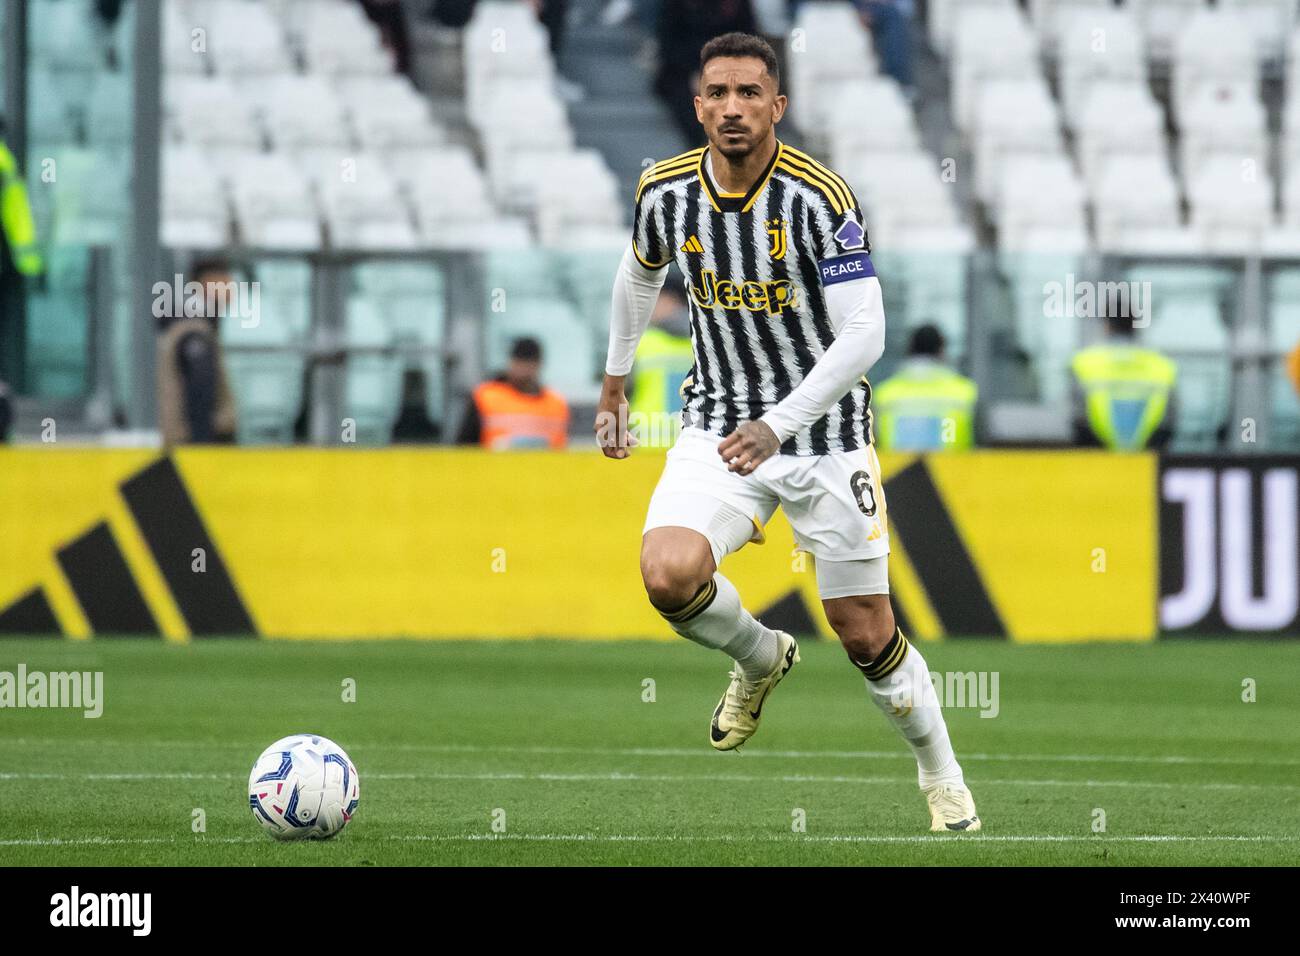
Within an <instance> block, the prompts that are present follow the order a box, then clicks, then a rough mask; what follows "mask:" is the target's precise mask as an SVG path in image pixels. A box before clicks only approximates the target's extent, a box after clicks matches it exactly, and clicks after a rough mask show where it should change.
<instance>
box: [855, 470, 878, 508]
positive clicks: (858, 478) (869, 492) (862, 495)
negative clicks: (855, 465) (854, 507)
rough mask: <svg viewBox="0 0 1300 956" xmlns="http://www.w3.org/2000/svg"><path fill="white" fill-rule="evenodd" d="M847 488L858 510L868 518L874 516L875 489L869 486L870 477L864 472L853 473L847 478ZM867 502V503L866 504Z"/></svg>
mask: <svg viewBox="0 0 1300 956" xmlns="http://www.w3.org/2000/svg"><path fill="white" fill-rule="evenodd" d="M849 488H851V489H852V491H853V497H854V498H855V499H857V502H858V510H859V511H861V512H862V513H863V514H864V515H866V516H867V517H868V518H871V517H874V516H875V514H876V489H875V487H874V486H873V485H872V484H871V476H870V475H869V474H867V473H866V472H865V471H855V472H854V473H853V476H852V477H851V478H849ZM868 502H869V503H868Z"/></svg>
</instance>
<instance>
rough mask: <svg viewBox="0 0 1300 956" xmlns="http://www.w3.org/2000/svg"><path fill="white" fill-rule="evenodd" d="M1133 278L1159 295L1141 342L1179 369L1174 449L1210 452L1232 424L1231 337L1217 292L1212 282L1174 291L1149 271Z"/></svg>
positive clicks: (1141, 335) (1156, 297)
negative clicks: (1226, 425) (1224, 428)
mask: <svg viewBox="0 0 1300 956" xmlns="http://www.w3.org/2000/svg"><path fill="white" fill-rule="evenodd" d="M1133 277H1134V278H1141V279H1149V281H1151V283H1152V287H1153V288H1159V289H1160V292H1159V293H1158V294H1157V295H1155V297H1154V314H1153V315H1152V317H1151V324H1150V327H1149V328H1146V329H1142V330H1140V332H1139V341H1140V342H1141V343H1142V344H1144V345H1146V346H1148V347H1150V348H1155V349H1159V350H1160V351H1162V352H1164V353H1165V354H1167V355H1168V356H1169V357H1170V358H1172V359H1173V360H1174V361H1175V362H1176V363H1177V365H1178V381H1177V384H1176V385H1175V392H1176V394H1177V402H1178V420H1177V422H1176V423H1175V431H1174V447H1175V448H1176V449H1177V450H1180V451H1198V450H1210V449H1212V448H1213V447H1214V445H1215V442H1216V434H1217V432H1218V429H1219V428H1220V427H1221V426H1222V425H1223V424H1224V423H1225V422H1226V421H1227V419H1228V409H1229V381H1230V377H1231V376H1230V362H1231V360H1230V358H1229V355H1228V331H1227V328H1226V327H1225V325H1224V324H1223V317H1222V314H1221V311H1220V305H1219V300H1218V297H1217V296H1218V292H1217V288H1216V286H1215V284H1214V283H1213V282H1212V281H1210V280H1209V278H1208V277H1207V281H1206V282H1204V283H1202V284H1200V285H1199V287H1198V286H1183V287H1181V288H1180V287H1178V286H1171V285H1169V284H1167V283H1162V282H1160V281H1159V277H1158V276H1156V275H1152V274H1151V272H1150V270H1149V269H1148V270H1145V271H1143V272H1142V274H1141V275H1140V276H1139V275H1138V274H1137V273H1136V272H1134V273H1133ZM1157 283H1159V284H1157Z"/></svg>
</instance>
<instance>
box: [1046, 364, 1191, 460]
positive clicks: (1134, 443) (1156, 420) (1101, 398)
mask: <svg viewBox="0 0 1300 956" xmlns="http://www.w3.org/2000/svg"><path fill="white" fill-rule="evenodd" d="M1070 367H1071V368H1072V369H1073V370H1074V375H1075V378H1077V379H1078V380H1079V386H1080V387H1081V388H1082V389H1083V395H1084V401H1085V404H1086V409H1087V414H1088V425H1089V426H1090V427H1091V428H1092V431H1093V434H1094V435H1096V436H1097V440H1098V441H1100V442H1101V443H1102V444H1103V445H1105V446H1106V447H1107V448H1113V449H1120V450H1124V451H1134V450H1137V449H1140V448H1143V447H1145V446H1146V443H1147V440H1148V439H1150V437H1151V433H1152V432H1154V431H1155V430H1156V428H1157V426H1159V424H1160V422H1161V420H1162V419H1163V418H1164V417H1165V411H1166V409H1167V408H1168V407H1169V393H1170V392H1171V391H1172V390H1173V387H1174V379H1175V378H1177V376H1178V367H1177V366H1176V365H1174V363H1173V362H1172V361H1171V360H1170V359H1167V358H1165V357H1164V356H1163V355H1161V354H1160V353H1159V352H1153V351H1151V350H1150V349H1144V348H1139V347H1138V346H1136V345H1094V346H1092V347H1091V348H1086V349H1083V350H1082V351H1079V352H1076V353H1075V356H1074V359H1073V361H1072V362H1071V363H1070Z"/></svg>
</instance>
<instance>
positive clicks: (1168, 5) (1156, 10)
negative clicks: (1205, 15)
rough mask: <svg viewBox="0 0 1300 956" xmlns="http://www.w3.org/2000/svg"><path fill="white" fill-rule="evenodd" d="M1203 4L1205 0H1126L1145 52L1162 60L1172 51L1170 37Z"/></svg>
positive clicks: (1203, 6) (1203, 5)
mask: <svg viewBox="0 0 1300 956" xmlns="http://www.w3.org/2000/svg"><path fill="white" fill-rule="evenodd" d="M1207 5H1208V4H1207V2H1206V0H1128V4H1127V6H1128V7H1129V8H1130V9H1131V10H1132V11H1133V14H1134V16H1135V17H1137V21H1138V25H1139V27H1140V28H1141V30H1142V33H1143V35H1145V37H1146V40H1147V49H1148V53H1149V55H1150V56H1151V57H1152V58H1153V59H1157V60H1162V61H1165V60H1169V59H1170V57H1171V56H1172V55H1173V47H1174V40H1175V38H1176V37H1177V36H1178V34H1179V33H1181V32H1182V29H1183V27H1184V26H1185V25H1186V24H1187V22H1188V20H1189V19H1190V18H1191V17H1192V16H1194V15H1195V14H1196V13H1197V12H1198V11H1200V10H1204V9H1205V8H1206V6H1207Z"/></svg>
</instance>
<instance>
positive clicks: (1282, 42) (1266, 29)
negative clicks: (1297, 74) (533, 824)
mask: <svg viewBox="0 0 1300 956" xmlns="http://www.w3.org/2000/svg"><path fill="white" fill-rule="evenodd" d="M1219 9H1220V10H1223V11H1225V12H1227V13H1229V14H1231V15H1232V16H1234V17H1237V18H1238V19H1240V20H1243V21H1244V22H1245V25H1246V28H1247V29H1248V30H1249V31H1250V34H1251V36H1253V37H1254V39H1255V48H1256V55H1257V56H1258V57H1259V58H1261V59H1273V58H1281V57H1282V56H1283V55H1284V53H1285V52H1286V44H1287V38H1288V37H1290V36H1291V32H1292V30H1294V29H1295V25H1296V5H1295V4H1294V3H1292V2H1291V0H1219Z"/></svg>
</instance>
